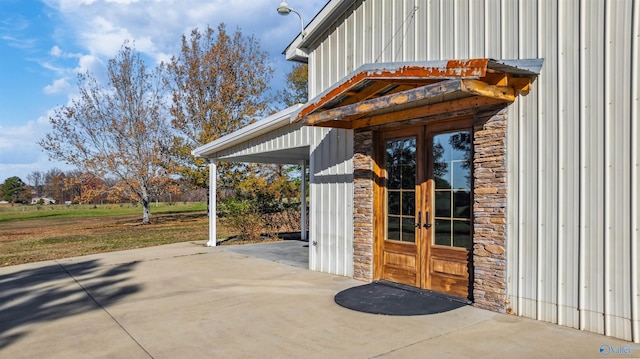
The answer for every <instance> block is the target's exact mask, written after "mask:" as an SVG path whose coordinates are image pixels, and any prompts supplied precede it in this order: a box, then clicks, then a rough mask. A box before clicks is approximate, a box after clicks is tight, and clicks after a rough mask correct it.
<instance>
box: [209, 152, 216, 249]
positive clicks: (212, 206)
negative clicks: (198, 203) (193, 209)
mask: <svg viewBox="0 0 640 359" xmlns="http://www.w3.org/2000/svg"><path fill="white" fill-rule="evenodd" d="M217 181H218V174H217V172H216V162H215V160H213V159H209V241H208V242H207V246H208V247H215V246H216V235H217V232H216V230H217V229H216V220H217V218H218V217H217V215H216V202H217V196H216V185H217V183H216V182H217Z"/></svg>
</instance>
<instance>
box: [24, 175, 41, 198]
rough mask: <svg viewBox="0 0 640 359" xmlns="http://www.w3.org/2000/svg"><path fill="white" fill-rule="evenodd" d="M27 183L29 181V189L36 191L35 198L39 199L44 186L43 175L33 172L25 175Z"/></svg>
mask: <svg viewBox="0 0 640 359" xmlns="http://www.w3.org/2000/svg"><path fill="white" fill-rule="evenodd" d="M27 181H29V184H30V185H31V188H33V189H34V190H35V191H36V197H41V196H42V189H43V186H44V173H42V172H40V171H33V172H31V173H29V174H28V175H27Z"/></svg>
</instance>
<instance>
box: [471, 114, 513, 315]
mask: <svg viewBox="0 0 640 359" xmlns="http://www.w3.org/2000/svg"><path fill="white" fill-rule="evenodd" d="M506 131H507V117H506V110H502V111H500V112H498V113H492V114H489V115H485V116H484V117H478V118H476V125H475V128H474V138H473V146H474V157H473V168H474V171H473V177H474V180H473V181H474V182H473V201H474V203H473V217H474V218H473V266H474V273H473V300H474V303H475V304H474V305H475V306H477V307H479V308H484V309H489V310H493V311H497V312H504V311H505V307H506V304H507V303H506V300H507V294H506V283H507V264H506V255H505V249H506V248H505V247H506V238H507V237H506V233H507V228H506V223H507V213H506V207H507V159H506V151H507V144H506Z"/></svg>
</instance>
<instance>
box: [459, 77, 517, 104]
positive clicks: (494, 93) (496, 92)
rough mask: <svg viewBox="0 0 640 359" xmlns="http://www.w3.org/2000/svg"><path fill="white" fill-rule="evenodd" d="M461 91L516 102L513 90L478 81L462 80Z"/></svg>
mask: <svg viewBox="0 0 640 359" xmlns="http://www.w3.org/2000/svg"><path fill="white" fill-rule="evenodd" d="M462 91H463V92H466V93H468V94H472V95H478V96H485V97H491V98H495V99H499V100H503V101H508V102H513V101H515V100H516V93H515V90H514V89H513V88H511V87H508V86H495V85H489V84H487V83H485V82H482V81H479V80H469V79H465V80H462Z"/></svg>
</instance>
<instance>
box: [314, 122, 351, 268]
mask: <svg viewBox="0 0 640 359" xmlns="http://www.w3.org/2000/svg"><path fill="white" fill-rule="evenodd" d="M352 157H353V132H352V131H348V130H338V129H332V130H330V131H328V133H326V135H325V136H323V137H322V138H318V139H317V141H316V143H315V144H313V145H312V149H311V157H310V164H309V168H310V176H309V182H310V183H309V187H310V188H309V189H310V191H309V195H310V204H311V208H310V212H309V214H310V217H309V221H310V223H309V225H310V231H309V235H310V246H309V253H310V268H311V269H313V270H317V271H320V272H326V273H333V274H339V275H345V276H351V275H353V167H352V166H353V164H352Z"/></svg>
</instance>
